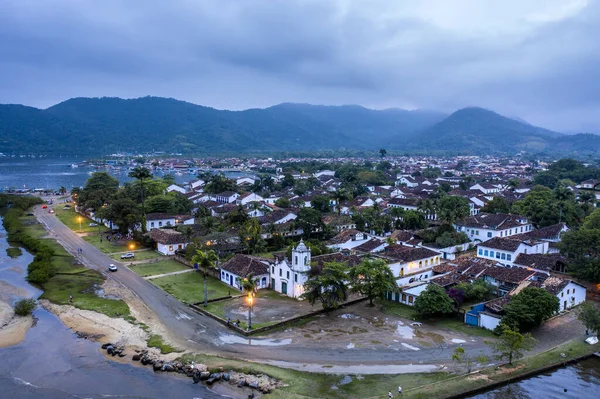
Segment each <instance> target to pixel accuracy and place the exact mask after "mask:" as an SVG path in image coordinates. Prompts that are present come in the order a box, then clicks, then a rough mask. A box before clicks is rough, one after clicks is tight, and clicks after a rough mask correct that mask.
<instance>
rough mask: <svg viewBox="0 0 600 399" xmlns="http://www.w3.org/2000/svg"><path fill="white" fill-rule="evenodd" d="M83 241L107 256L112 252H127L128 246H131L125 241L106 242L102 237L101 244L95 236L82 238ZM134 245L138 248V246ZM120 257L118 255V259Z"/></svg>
mask: <svg viewBox="0 0 600 399" xmlns="http://www.w3.org/2000/svg"><path fill="white" fill-rule="evenodd" d="M83 239H84V240H85V241H87V242H89V243H90V244H92V245H93V246H95V247H96V248H98V249H99V250H100V251H102V252H104V253H107V254H110V253H114V252H127V250H128V249H129V247H128V245H129V244H131V242H129V241H126V240H122V241H108V240H107V239H106V237H102V242H100V237H98V235H96V234H94V235H91V236H84V237H83ZM134 245H135V246H137V247H139V245H138V244H134ZM120 256H121V255H119V258H120Z"/></svg>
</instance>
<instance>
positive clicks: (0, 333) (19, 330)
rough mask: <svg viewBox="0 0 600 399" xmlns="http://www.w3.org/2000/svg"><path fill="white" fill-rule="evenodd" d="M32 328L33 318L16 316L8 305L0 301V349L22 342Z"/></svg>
mask: <svg viewBox="0 0 600 399" xmlns="http://www.w3.org/2000/svg"><path fill="white" fill-rule="evenodd" d="M32 326H33V316H31V315H29V316H17V315H16V314H15V312H14V310H13V307H12V306H11V305H10V304H9V303H7V302H5V301H2V300H0V348H7V347H9V346H13V345H17V344H20V343H21V342H23V340H24V339H25V336H26V334H27V331H29V329H30V328H31V327H32Z"/></svg>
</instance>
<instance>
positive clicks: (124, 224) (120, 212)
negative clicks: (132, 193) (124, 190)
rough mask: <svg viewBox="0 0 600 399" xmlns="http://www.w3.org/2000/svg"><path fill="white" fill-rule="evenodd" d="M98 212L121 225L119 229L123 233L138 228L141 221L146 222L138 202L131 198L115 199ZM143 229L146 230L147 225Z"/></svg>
mask: <svg viewBox="0 0 600 399" xmlns="http://www.w3.org/2000/svg"><path fill="white" fill-rule="evenodd" d="M96 214H97V215H98V216H100V217H101V218H102V219H106V220H108V221H111V222H113V223H114V224H116V225H117V226H119V231H120V232H121V233H123V234H127V233H128V232H129V231H130V230H131V231H134V230H136V227H137V225H138V224H140V223H141V224H142V225H143V224H144V222H143V218H142V214H141V212H140V208H139V206H138V204H136V203H135V202H134V201H132V200H131V199H129V198H119V199H116V200H113V201H111V203H110V204H109V205H108V206H107V207H104V208H100V209H99V210H98V211H97V212H96ZM142 229H144V230H145V227H142Z"/></svg>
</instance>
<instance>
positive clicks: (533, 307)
mask: <svg viewBox="0 0 600 399" xmlns="http://www.w3.org/2000/svg"><path fill="white" fill-rule="evenodd" d="M559 306H560V303H559V300H558V298H557V297H556V296H555V295H552V294H551V293H549V292H548V291H546V290H545V289H543V288H535V287H527V288H525V289H524V290H523V291H521V292H519V293H518V294H517V295H515V296H513V297H512V298H511V299H510V302H509V303H508V304H507V305H506V306H504V312H505V316H504V318H503V322H504V323H505V324H506V325H508V326H510V327H513V328H516V329H517V330H518V331H528V330H529V329H531V328H533V327H537V326H539V325H540V324H542V322H543V321H544V320H546V319H548V318H550V317H552V315H554V314H555V313H556V312H558V310H559Z"/></svg>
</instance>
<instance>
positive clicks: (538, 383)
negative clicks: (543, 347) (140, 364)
mask: <svg viewBox="0 0 600 399" xmlns="http://www.w3.org/2000/svg"><path fill="white" fill-rule="evenodd" d="M565 390H566V391H565ZM599 397H600V358H590V359H587V360H583V361H581V362H579V363H577V364H574V365H571V366H568V367H564V368H561V369H558V370H554V371H550V372H548V373H543V374H540V375H538V376H535V377H531V378H528V379H525V380H522V381H519V382H516V383H513V384H510V385H506V386H503V387H501V388H498V389H494V390H492V391H489V392H486V393H483V394H480V395H477V396H472V397H471V398H472V399H538V398H539V399H588V398H589V399H592V398H599Z"/></svg>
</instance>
